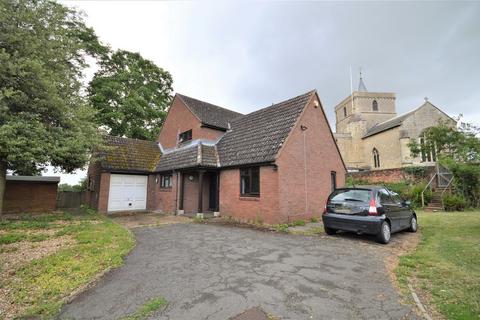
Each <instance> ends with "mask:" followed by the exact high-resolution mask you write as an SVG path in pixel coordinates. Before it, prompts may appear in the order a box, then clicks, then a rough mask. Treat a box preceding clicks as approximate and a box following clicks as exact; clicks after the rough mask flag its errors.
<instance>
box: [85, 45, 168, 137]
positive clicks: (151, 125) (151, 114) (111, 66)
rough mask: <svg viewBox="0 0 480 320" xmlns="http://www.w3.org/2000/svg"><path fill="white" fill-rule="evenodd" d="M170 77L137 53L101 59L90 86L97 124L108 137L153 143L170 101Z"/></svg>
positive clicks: (114, 55)
mask: <svg viewBox="0 0 480 320" xmlns="http://www.w3.org/2000/svg"><path fill="white" fill-rule="evenodd" d="M172 83H173V80H172V77H171V75H170V73H168V72H167V71H164V70H163V69H161V68H159V67H158V66H156V65H155V64H154V63H153V62H151V61H149V60H146V59H144V58H142V56H141V55H140V54H138V53H133V52H129V51H124V50H119V51H116V52H114V53H113V54H111V56H109V57H106V58H104V59H102V61H101V62H100V70H99V71H98V72H97V73H96V74H95V76H94V78H93V80H92V81H91V83H90V86H89V90H88V95H89V99H90V103H91V104H92V106H93V107H94V108H95V109H96V110H97V117H96V119H97V122H98V124H99V125H101V126H103V127H105V128H106V129H107V130H108V132H109V133H110V134H111V135H114V136H125V137H128V138H136V139H147V140H154V139H156V138H157V136H158V132H159V130H160V127H161V126H162V124H163V120H164V119H165V116H166V114H167V109H168V106H169V104H170V102H171V100H172Z"/></svg>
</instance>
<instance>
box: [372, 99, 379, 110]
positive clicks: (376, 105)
mask: <svg viewBox="0 0 480 320" xmlns="http://www.w3.org/2000/svg"><path fill="white" fill-rule="evenodd" d="M372 110H373V111H378V102H377V100H373V102H372Z"/></svg>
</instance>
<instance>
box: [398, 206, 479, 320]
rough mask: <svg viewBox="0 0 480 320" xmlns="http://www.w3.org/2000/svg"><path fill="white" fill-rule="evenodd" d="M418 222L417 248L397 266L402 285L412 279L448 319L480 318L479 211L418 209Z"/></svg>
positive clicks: (404, 285) (416, 286) (417, 287)
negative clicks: (438, 211) (419, 236)
mask: <svg viewBox="0 0 480 320" xmlns="http://www.w3.org/2000/svg"><path fill="white" fill-rule="evenodd" d="M419 225H420V230H421V241H420V244H419V246H418V248H417V249H416V250H415V251H414V252H412V253H411V254H409V255H406V256H403V257H401V258H400V264H399V266H398V268H397V270H396V273H397V277H398V279H399V282H400V285H401V287H402V288H406V286H407V283H408V281H411V282H412V283H413V284H414V287H415V288H416V289H418V290H419V293H420V296H421V299H422V298H423V299H422V300H423V301H422V302H425V299H426V300H428V302H429V303H432V304H433V305H434V306H435V308H436V310H437V311H438V312H439V313H441V314H442V315H443V316H444V317H445V318H446V319H462V320H465V319H480V211H478V210H477V211H467V212H449V213H425V212H419ZM422 292H423V293H424V294H422Z"/></svg>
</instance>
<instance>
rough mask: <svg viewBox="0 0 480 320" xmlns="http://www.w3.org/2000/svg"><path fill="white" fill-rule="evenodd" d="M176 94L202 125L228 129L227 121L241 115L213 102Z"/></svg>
mask: <svg viewBox="0 0 480 320" xmlns="http://www.w3.org/2000/svg"><path fill="white" fill-rule="evenodd" d="M177 96H178V97H179V98H180V99H182V101H183V102H184V103H185V104H186V105H187V107H188V108H189V109H190V111H192V113H193V114H194V115H195V116H196V117H197V118H198V119H199V120H200V121H201V122H202V124H204V125H209V126H213V127H217V128H221V129H225V130H227V129H228V123H229V122H231V121H232V120H233V119H235V118H238V117H239V116H242V114H241V113H238V112H235V111H232V110H228V109H225V108H222V107H219V106H216V105H214V104H211V103H208V102H204V101H200V100H197V99H194V98H190V97H187V96H185V95H183V94H179V93H177Z"/></svg>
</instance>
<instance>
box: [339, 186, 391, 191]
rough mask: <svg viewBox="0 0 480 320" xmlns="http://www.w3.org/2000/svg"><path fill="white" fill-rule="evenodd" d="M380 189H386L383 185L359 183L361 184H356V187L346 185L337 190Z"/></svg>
mask: <svg viewBox="0 0 480 320" xmlns="http://www.w3.org/2000/svg"><path fill="white" fill-rule="evenodd" d="M356 189H359V190H372V191H373V190H379V189H385V186H382V185H359V186H354V187H345V188H338V189H337V190H356Z"/></svg>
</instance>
